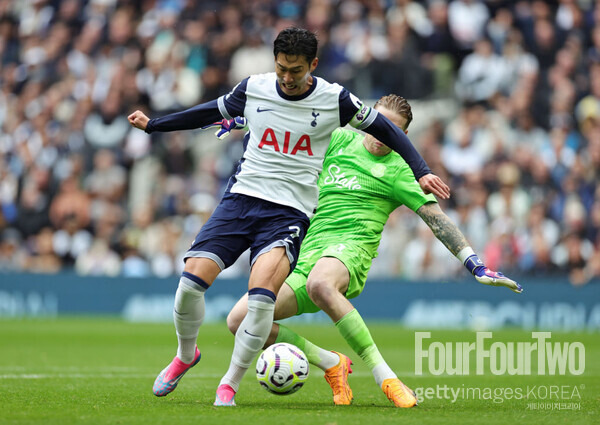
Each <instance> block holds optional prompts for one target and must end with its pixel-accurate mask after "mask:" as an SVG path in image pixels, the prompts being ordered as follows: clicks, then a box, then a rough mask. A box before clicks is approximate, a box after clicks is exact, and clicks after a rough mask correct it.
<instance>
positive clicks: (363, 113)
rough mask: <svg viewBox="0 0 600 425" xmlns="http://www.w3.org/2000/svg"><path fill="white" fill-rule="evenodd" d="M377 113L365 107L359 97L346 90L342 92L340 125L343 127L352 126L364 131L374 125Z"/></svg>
mask: <svg viewBox="0 0 600 425" xmlns="http://www.w3.org/2000/svg"><path fill="white" fill-rule="evenodd" d="M376 116H377V111H376V110H375V109H373V108H371V107H370V106H367V105H365V104H364V103H363V102H362V101H361V100H360V99H359V98H358V97H356V96H354V95H353V94H352V93H350V92H349V91H348V90H346V89H342V91H341V92H340V123H341V125H342V127H343V126H345V125H346V124H350V125H351V126H352V127H354V128H356V129H358V130H363V129H364V128H366V127H368V126H369V125H371V123H373V120H375V117H376Z"/></svg>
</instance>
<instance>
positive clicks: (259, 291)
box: [248, 288, 277, 301]
mask: <svg viewBox="0 0 600 425" xmlns="http://www.w3.org/2000/svg"><path fill="white" fill-rule="evenodd" d="M250 295H266V296H267V297H269V298H271V299H272V300H273V301H275V300H276V299H277V297H276V296H275V294H274V293H273V292H271V291H269V290H268V289H265V288H252V289H250V290H249V291H248V296H250Z"/></svg>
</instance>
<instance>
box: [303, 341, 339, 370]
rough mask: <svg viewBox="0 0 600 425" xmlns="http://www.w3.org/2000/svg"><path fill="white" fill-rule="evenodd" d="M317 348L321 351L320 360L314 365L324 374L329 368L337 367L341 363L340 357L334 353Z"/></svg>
mask: <svg viewBox="0 0 600 425" xmlns="http://www.w3.org/2000/svg"><path fill="white" fill-rule="evenodd" d="M307 342H308V341H307ZM317 348H318V350H319V351H318V353H319V354H318V356H319V360H318V361H317V362H315V363H313V364H314V365H315V366H317V367H318V368H319V369H321V370H322V371H323V372H325V371H326V370H327V369H329V368H332V367H334V366H337V365H338V364H339V363H340V356H338V355H337V354H335V353H334V352H332V351H327V350H323V349H322V348H321V347H317Z"/></svg>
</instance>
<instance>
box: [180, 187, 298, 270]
mask: <svg viewBox="0 0 600 425" xmlns="http://www.w3.org/2000/svg"><path fill="white" fill-rule="evenodd" d="M308 225H309V220H308V217H307V216H306V214H304V213H303V212H301V211H299V210H297V209H296V208H292V207H288V206H285V205H280V204H275V203H273V202H269V201H265V200H264V199H259V198H254V197H252V196H246V195H242V194H239V193H226V194H225V196H223V199H221V203H220V204H219V205H218V206H217V208H216V209H215V211H214V212H213V214H212V215H211V217H210V218H209V219H208V221H207V222H206V223H205V224H204V226H202V229H200V232H199V233H198V235H197V236H196V239H194V243H193V244H192V246H191V247H190V249H189V250H188V252H186V254H185V257H184V259H185V260H187V259H188V258H198V257H203V258H210V259H211V260H213V261H215V262H216V263H217V264H218V265H219V267H220V268H221V270H224V269H226V268H227V267H229V266H231V265H232V264H233V263H235V261H236V260H237V259H238V257H239V256H240V255H242V253H243V252H244V251H245V250H246V249H248V248H250V265H253V264H254V262H255V261H256V259H257V258H258V256H259V255H261V254H264V253H266V252H269V251H271V250H272V249H273V248H275V247H278V246H281V247H284V248H285V251H286V253H287V256H288V259H289V260H290V273H291V271H292V270H294V267H296V262H297V261H298V254H299V253H300V244H301V243H302V240H303V239H304V236H305V235H306V230H307V229H308Z"/></svg>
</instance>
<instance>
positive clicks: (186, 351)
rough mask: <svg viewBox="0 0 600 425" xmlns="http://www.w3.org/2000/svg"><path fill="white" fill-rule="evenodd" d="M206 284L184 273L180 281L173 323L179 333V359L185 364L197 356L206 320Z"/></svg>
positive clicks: (176, 294)
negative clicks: (200, 331) (198, 344)
mask: <svg viewBox="0 0 600 425" xmlns="http://www.w3.org/2000/svg"><path fill="white" fill-rule="evenodd" d="M200 282H201V283H204V284H206V283H205V282H204V281H202V280H201V279H200V278H198V277H197V276H194V275H192V274H190V273H187V272H184V273H183V275H182V276H181V279H180V280H179V286H178V287H177V292H176V293H175V305H174V306H173V321H174V322H175V331H176V333H177V341H178V346H177V357H179V360H181V361H182V362H184V363H191V362H192V361H193V360H194V354H196V340H197V339H198V330H199V329H200V325H202V321H203V320H204V311H205V308H204V292H205V291H206V288H204V287H203V286H201V283H200Z"/></svg>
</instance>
